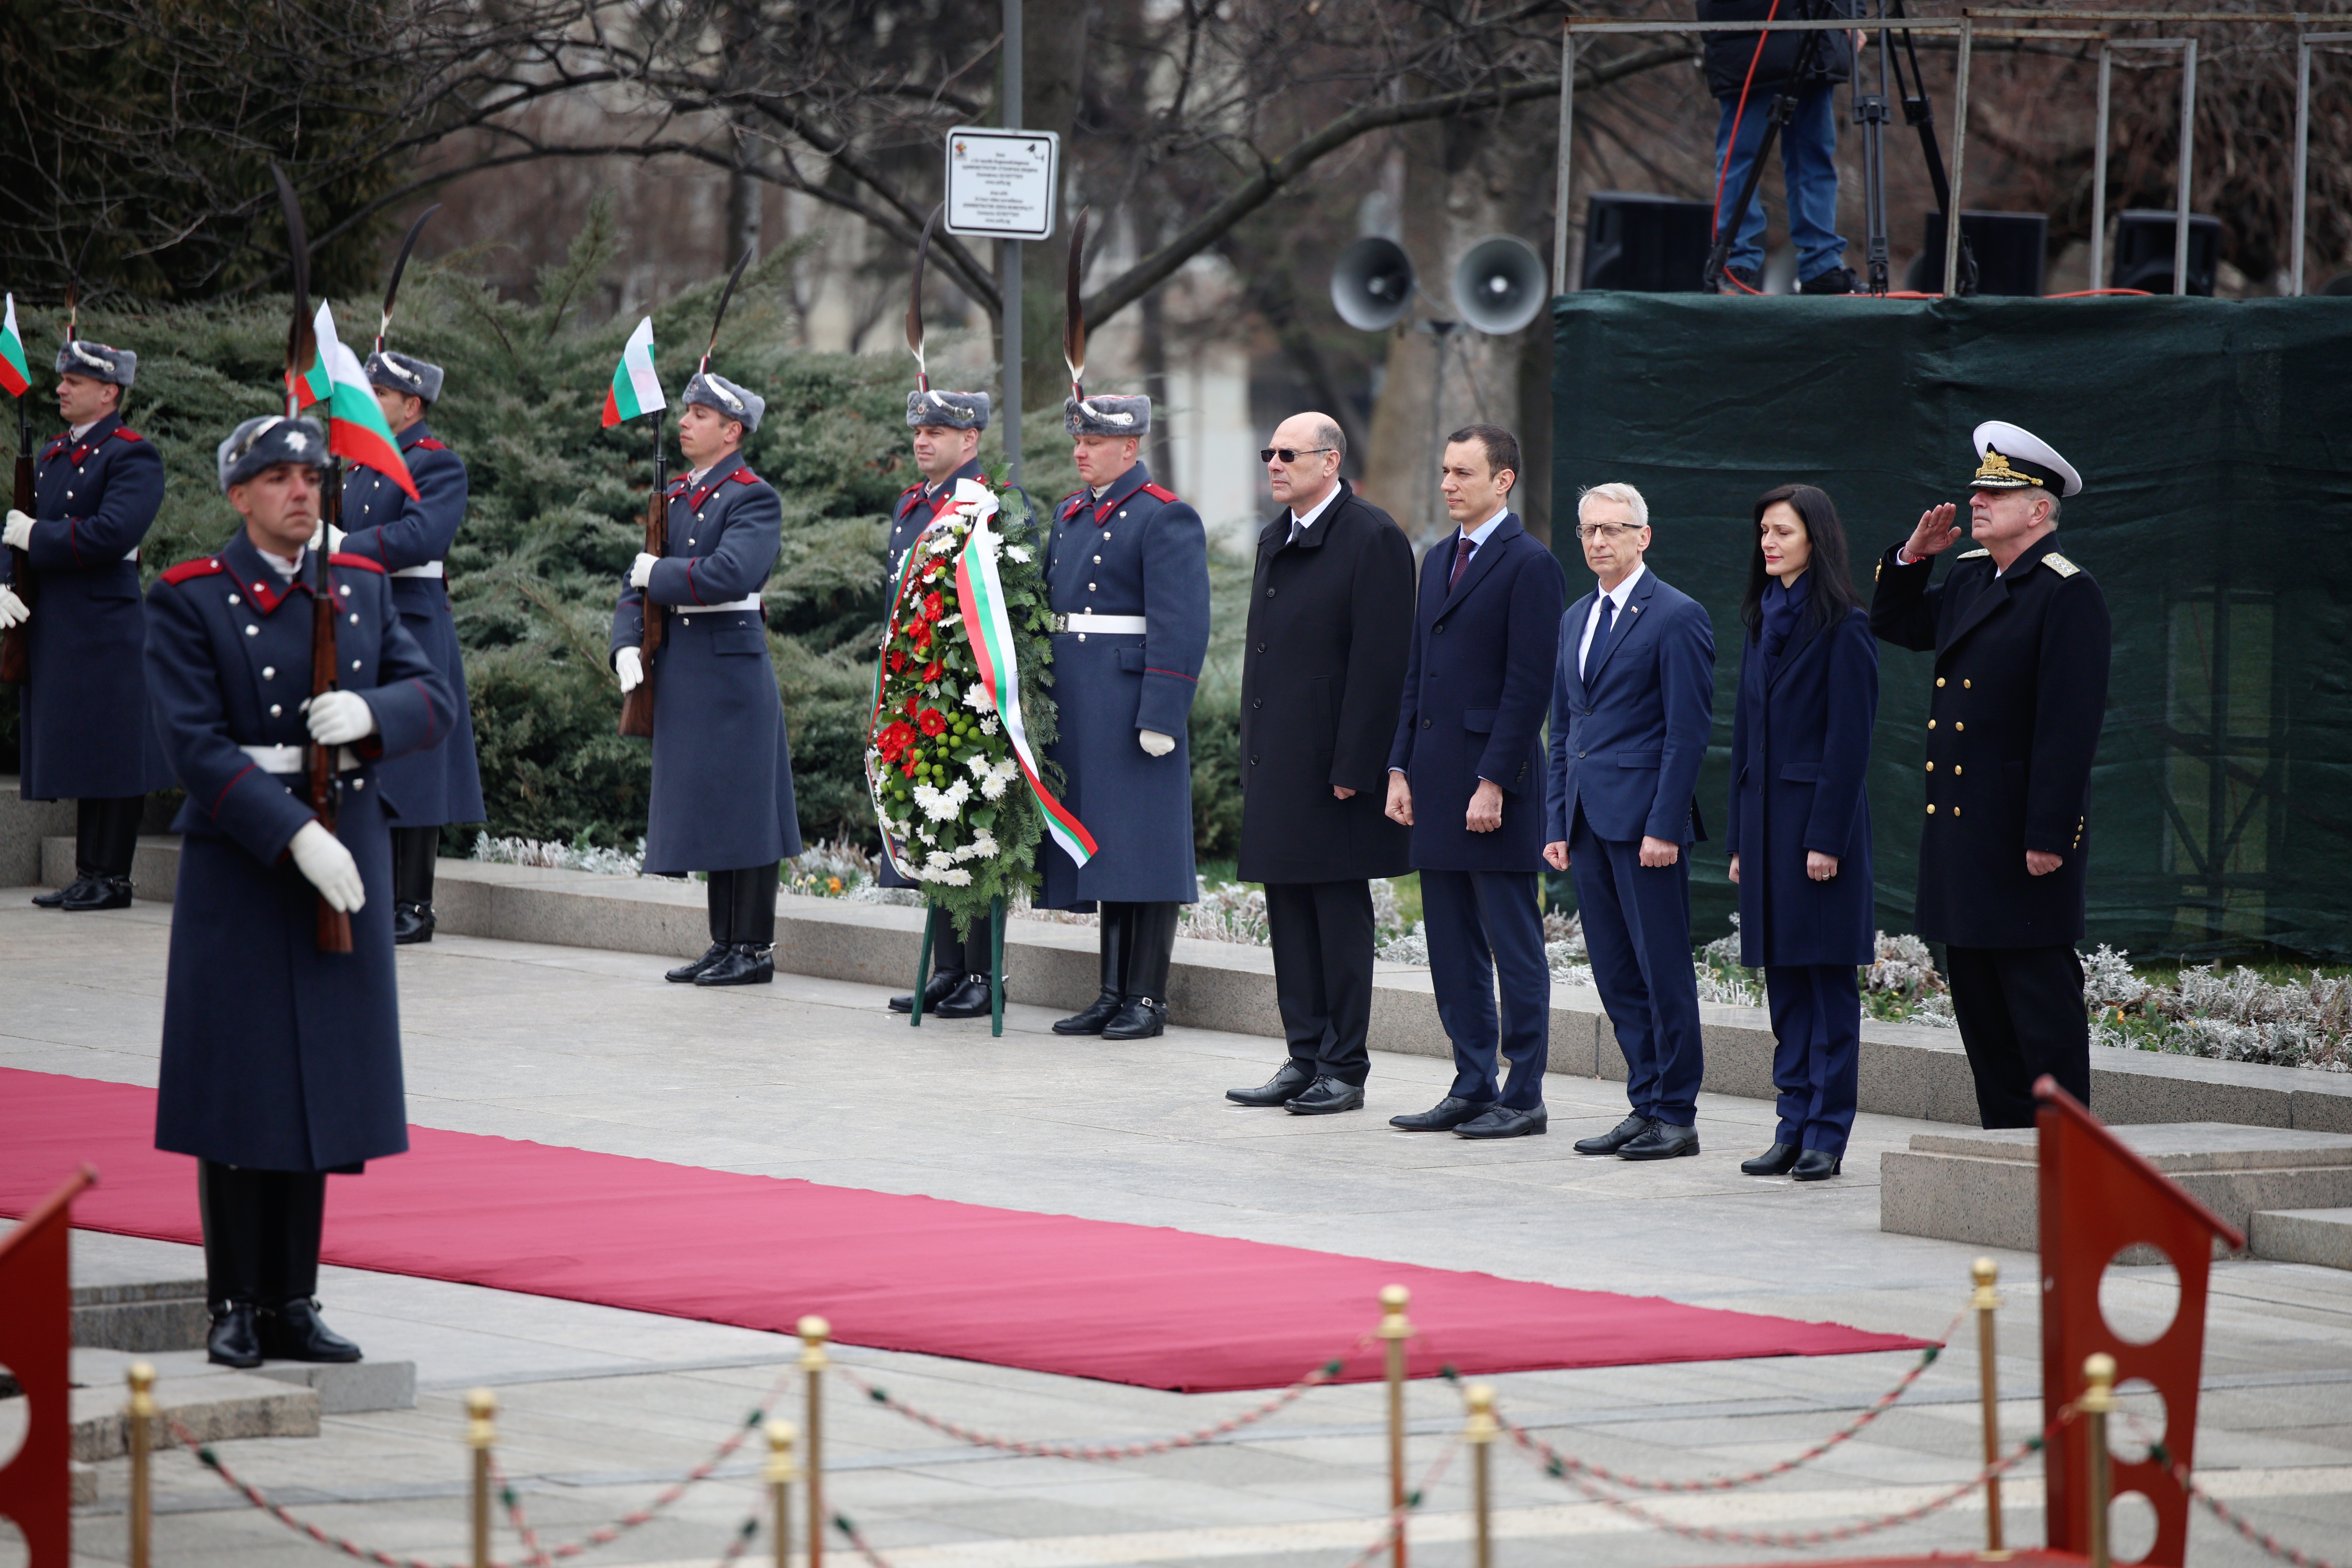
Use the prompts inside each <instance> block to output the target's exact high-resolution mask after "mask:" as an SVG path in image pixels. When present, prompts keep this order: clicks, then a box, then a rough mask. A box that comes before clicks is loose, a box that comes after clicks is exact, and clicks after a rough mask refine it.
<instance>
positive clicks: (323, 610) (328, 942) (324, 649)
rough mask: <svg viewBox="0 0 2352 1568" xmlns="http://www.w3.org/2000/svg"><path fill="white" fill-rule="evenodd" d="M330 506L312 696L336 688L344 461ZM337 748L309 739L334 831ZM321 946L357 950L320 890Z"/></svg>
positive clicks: (316, 791)
mask: <svg viewBox="0 0 2352 1568" xmlns="http://www.w3.org/2000/svg"><path fill="white" fill-rule="evenodd" d="M325 489H326V496H325V501H326V505H325V506H324V507H323V508H322V509H321V510H322V512H323V514H324V518H325V521H324V523H323V525H322V526H321V527H320V530H319V548H318V549H317V551H315V552H313V553H312V556H311V579H310V582H311V593H310V695H311V697H312V698H314V699H316V698H320V697H323V696H325V695H326V694H327V693H328V692H330V691H332V690H334V689H335V657H336V655H335V579H334V574H333V573H332V572H331V571H330V570H329V569H328V563H327V553H328V552H327V541H328V539H329V538H330V537H331V534H330V530H331V529H333V528H334V527H335V526H336V520H337V518H339V517H340V516H341V513H342V510H343V509H342V490H343V466H342V464H341V463H340V462H335V463H330V464H329V465H328V466H327V480H326V486H325ZM335 806H336V801H335V748H334V747H332V746H322V745H320V743H319V742H316V741H313V742H310V809H311V810H312V811H315V812H317V813H318V814H319V822H320V826H324V827H325V828H326V830H327V831H328V832H330V833H332V832H334V831H335V817H336V810H335ZM318 941H319V951H320V952H351V950H352V917H351V916H350V915H348V914H345V913H344V912H343V911H342V910H339V909H337V908H335V906H334V905H332V904H331V903H329V902H328V901H327V896H326V895H325V894H324V893H321V894H320V895H319V931H318Z"/></svg>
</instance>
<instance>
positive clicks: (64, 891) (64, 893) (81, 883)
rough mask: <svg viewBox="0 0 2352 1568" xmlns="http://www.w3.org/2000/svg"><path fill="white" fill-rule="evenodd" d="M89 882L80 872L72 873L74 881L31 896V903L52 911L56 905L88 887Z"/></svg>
mask: <svg viewBox="0 0 2352 1568" xmlns="http://www.w3.org/2000/svg"><path fill="white" fill-rule="evenodd" d="M88 885H89V878H88V877H85V876H83V875H82V874H81V873H80V872H79V871H77V872H75V873H74V879H73V880H72V881H70V882H68V883H67V884H66V885H65V886H64V887H62V888H52V889H49V890H48V891H47V892H46V893H35V894H34V895H33V902H34V903H35V904H36V905H37V906H38V907H39V908H41V909H45V910H54V909H56V908H57V907H58V905H60V904H62V903H64V902H65V901H66V900H67V899H68V897H69V896H71V895H72V894H74V893H77V892H79V891H80V890H81V889H83V888H84V887H86V886H88Z"/></svg>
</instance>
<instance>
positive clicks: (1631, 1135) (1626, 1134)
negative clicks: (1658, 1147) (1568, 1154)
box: [1576, 1116, 1650, 1154]
mask: <svg viewBox="0 0 2352 1568" xmlns="http://www.w3.org/2000/svg"><path fill="white" fill-rule="evenodd" d="M1649 1130H1650V1119H1649V1118H1648V1117H1646V1116H1629V1117H1627V1118H1625V1120H1624V1121H1620V1122H1619V1123H1618V1124H1617V1125H1616V1126H1614V1127H1612V1128H1611V1129H1610V1130H1609V1131H1606V1132H1603V1133H1602V1134H1601V1136H1600V1137H1598V1138H1580V1139H1578V1140H1577V1141H1576V1152H1578V1153H1580V1154H1614V1153H1615V1152H1617V1151H1618V1150H1620V1149H1622V1148H1623V1147H1624V1146H1625V1145H1626V1144H1628V1143H1631V1142H1633V1140H1634V1139H1636V1138H1639V1137H1640V1136H1641V1135H1642V1134H1643V1133H1644V1132H1647V1131H1649Z"/></svg>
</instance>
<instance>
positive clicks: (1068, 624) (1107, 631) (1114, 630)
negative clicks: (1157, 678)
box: [1054, 610, 1150, 637]
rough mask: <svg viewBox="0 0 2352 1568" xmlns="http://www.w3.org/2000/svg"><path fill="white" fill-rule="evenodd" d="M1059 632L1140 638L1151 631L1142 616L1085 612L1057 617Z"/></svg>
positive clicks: (1055, 623) (1056, 623) (1055, 620)
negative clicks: (1090, 613) (1097, 614)
mask: <svg viewBox="0 0 2352 1568" xmlns="http://www.w3.org/2000/svg"><path fill="white" fill-rule="evenodd" d="M1054 629H1055V631H1057V632H1081V633H1083V632H1098V633H1101V634H1102V635H1104V636H1106V637H1141V636H1143V634H1144V633H1145V632H1147V631H1149V630H1150V626H1149V624H1148V623H1146V622H1145V620H1144V618H1143V617H1142V616H1090V615H1088V614H1087V613H1086V612H1085V611H1084V610H1080V611H1078V612H1076V614H1073V615H1067V616H1055V617H1054Z"/></svg>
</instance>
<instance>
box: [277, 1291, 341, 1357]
mask: <svg viewBox="0 0 2352 1568" xmlns="http://www.w3.org/2000/svg"><path fill="white" fill-rule="evenodd" d="M260 1328H261V1353H262V1354H263V1355H266V1356H268V1358H269V1359H270V1360H271V1361H327V1362H344V1361H357V1360H359V1359H360V1347H359V1346H357V1345H355V1344H353V1343H352V1342H351V1341H349V1340H347V1339H345V1338H343V1336H342V1335H341V1334H339V1333H337V1332H335V1331H334V1330H332V1329H331V1328H329V1327H327V1325H326V1324H325V1323H324V1322H323V1321H320V1317H319V1303H318V1302H316V1301H313V1300H310V1298H309V1297H307V1296H297V1297H296V1298H295V1299H294V1300H291V1301H281V1302H280V1303H278V1306H277V1307H275V1308H273V1309H271V1310H268V1311H266V1312H263V1313H262V1314H261V1315H260Z"/></svg>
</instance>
